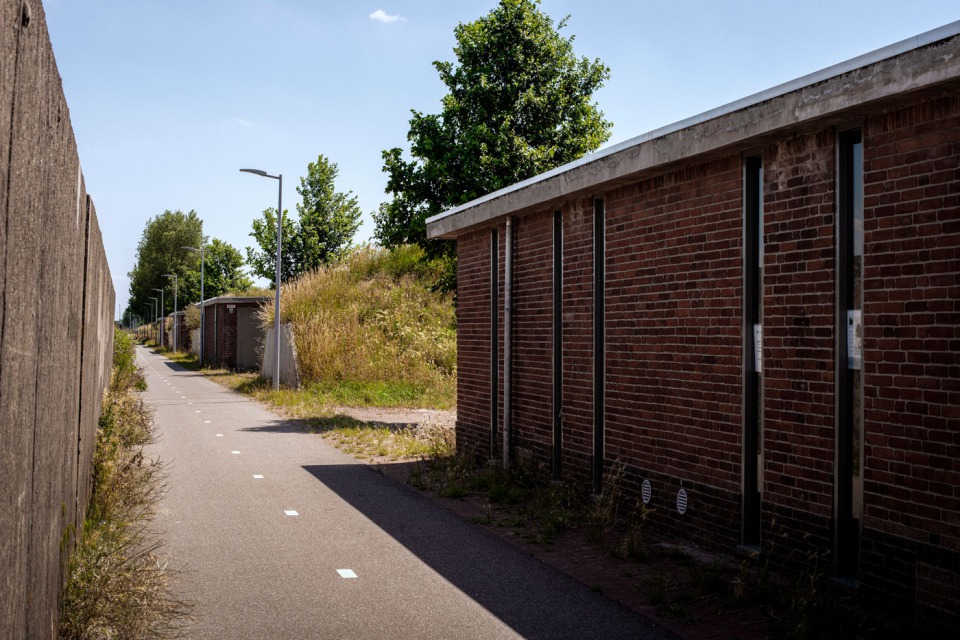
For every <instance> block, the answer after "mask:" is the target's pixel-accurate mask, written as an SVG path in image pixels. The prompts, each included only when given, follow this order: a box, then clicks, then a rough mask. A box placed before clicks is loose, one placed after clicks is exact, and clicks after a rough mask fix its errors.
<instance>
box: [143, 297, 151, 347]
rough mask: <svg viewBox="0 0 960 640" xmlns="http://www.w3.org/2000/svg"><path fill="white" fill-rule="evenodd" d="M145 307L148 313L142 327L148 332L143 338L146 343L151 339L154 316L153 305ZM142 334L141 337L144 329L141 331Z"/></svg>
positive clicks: (149, 304)
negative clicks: (151, 320) (151, 318)
mask: <svg viewBox="0 0 960 640" xmlns="http://www.w3.org/2000/svg"><path fill="white" fill-rule="evenodd" d="M143 306H145V307H146V308H147V313H146V315H145V316H143V324H142V325H141V327H145V328H146V330H147V334H146V335H145V336H143V339H144V341H146V340H149V339H150V317H151V316H153V303H152V302H151V303H148V304H145V305H143ZM140 333H141V335H142V334H143V329H141V330H140Z"/></svg>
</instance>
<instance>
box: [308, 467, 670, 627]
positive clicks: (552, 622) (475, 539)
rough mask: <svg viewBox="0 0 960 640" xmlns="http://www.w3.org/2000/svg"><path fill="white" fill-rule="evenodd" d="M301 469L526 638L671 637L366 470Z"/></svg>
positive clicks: (338, 468) (342, 468)
mask: <svg viewBox="0 0 960 640" xmlns="http://www.w3.org/2000/svg"><path fill="white" fill-rule="evenodd" d="M303 468H304V469H305V470H306V471H307V472H309V473H310V474H311V475H313V476H314V477H315V478H316V479H317V480H319V481H320V482H322V483H323V484H324V485H325V486H326V487H327V488H329V489H330V490H332V491H333V492H335V493H336V494H337V495H338V496H340V497H341V498H342V499H343V500H345V501H346V502H348V503H349V504H350V505H351V506H352V507H354V508H355V509H357V510H358V511H359V512H360V513H362V514H363V515H364V516H366V517H367V518H368V519H369V520H370V521H372V522H373V523H374V524H376V525H377V526H378V527H380V528H381V529H382V530H383V531H385V532H386V533H387V534H389V535H390V536H391V537H392V538H393V539H394V540H396V541H397V542H399V543H400V544H402V545H403V546H404V547H406V548H407V549H408V550H409V551H410V552H412V553H413V554H415V555H416V556H417V557H418V558H419V559H420V560H421V561H423V562H424V563H426V564H427V565H428V566H430V568H431V569H433V570H434V571H436V572H437V573H438V574H440V575H441V576H443V577H444V578H445V579H446V580H448V581H449V582H450V583H452V584H453V585H455V586H456V587H457V588H458V589H460V590H461V591H462V592H463V593H465V594H467V595H468V596H469V597H471V598H472V599H473V600H475V601H476V602H477V603H478V604H480V605H481V606H483V607H484V608H485V609H486V610H487V611H489V612H490V613H492V614H493V615H495V616H497V618H499V619H500V620H501V621H503V622H504V623H505V624H507V625H509V626H510V627H511V628H512V629H513V630H514V631H516V632H517V633H519V634H520V635H522V636H523V637H525V638H605V639H606V638H672V637H674V636H672V635H671V634H669V633H668V632H666V631H663V630H661V629H660V628H659V627H656V626H655V625H654V624H653V623H651V622H650V621H648V620H646V619H645V618H643V617H641V616H639V615H637V614H635V613H633V612H631V611H629V610H627V609H625V608H623V607H621V606H620V605H618V604H616V603H614V602H612V601H610V600H609V599H607V598H605V597H603V596H602V595H600V594H598V593H594V592H592V591H590V590H589V589H587V588H586V587H584V586H583V585H581V584H579V583H577V582H575V581H574V580H572V579H571V578H569V577H568V576H565V575H563V574H561V573H559V572H557V571H555V570H553V569H551V568H550V567H548V566H547V565H545V564H543V563H541V562H539V561H537V560H536V559H534V558H532V557H530V556H528V555H526V554H523V553H522V552H520V551H518V550H516V549H514V548H512V547H510V546H508V545H505V544H503V542H501V541H500V540H497V539H496V538H495V537H494V536H493V535H492V534H490V533H488V532H486V531H483V530H482V529H478V528H476V527H474V526H473V525H471V524H470V523H468V522H465V521H463V520H461V519H460V518H459V517H458V516H456V515H455V514H453V513H451V512H449V511H447V510H445V509H441V508H438V507H437V506H436V505H434V504H433V503H432V502H430V501H429V500H427V499H426V498H424V497H423V496H420V495H419V494H417V493H415V492H413V491H410V490H408V489H407V488H406V487H402V486H400V485H397V484H396V483H395V482H394V481H393V480H391V479H389V478H386V477H384V476H383V475H380V474H377V473H375V472H374V470H373V469H371V468H370V467H369V466H367V465H362V464H358V465H310V466H305V467H303Z"/></svg>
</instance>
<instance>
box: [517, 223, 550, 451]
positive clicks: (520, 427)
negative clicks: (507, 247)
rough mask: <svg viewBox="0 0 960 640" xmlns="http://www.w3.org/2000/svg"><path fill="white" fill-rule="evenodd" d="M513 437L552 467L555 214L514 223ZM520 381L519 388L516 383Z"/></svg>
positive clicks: (521, 445) (522, 446)
mask: <svg viewBox="0 0 960 640" xmlns="http://www.w3.org/2000/svg"><path fill="white" fill-rule="evenodd" d="M513 225H514V229H513V238H514V240H513V245H514V261H513V271H514V277H513V318H514V321H513V381H514V385H515V389H514V393H513V439H514V442H516V443H518V444H519V446H520V447H521V448H529V449H530V454H531V455H532V457H533V461H534V462H535V463H536V464H537V465H539V466H540V467H541V468H544V469H549V465H550V455H551V451H552V445H553V414H552V408H553V402H552V398H551V393H552V391H551V390H552V386H553V364H552V363H553V358H552V355H551V354H552V344H553V343H552V339H553V315H552V314H553V212H552V211H545V212H541V213H537V214H534V215H530V216H525V217H523V218H521V219H516V220H515V221H514V223H513ZM518 382H519V384H517V383H518Z"/></svg>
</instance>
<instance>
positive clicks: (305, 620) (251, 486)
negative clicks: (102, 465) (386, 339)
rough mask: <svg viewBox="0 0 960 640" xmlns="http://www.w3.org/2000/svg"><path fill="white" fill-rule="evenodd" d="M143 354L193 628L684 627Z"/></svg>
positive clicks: (303, 632)
mask: <svg viewBox="0 0 960 640" xmlns="http://www.w3.org/2000/svg"><path fill="white" fill-rule="evenodd" d="M137 357H138V360H139V361H140V364H141V366H143V368H144V371H145V373H146V377H147V384H148V390H147V391H146V392H145V393H144V399H145V401H146V402H147V404H149V405H150V406H151V407H152V408H153V410H154V412H155V421H156V425H157V433H158V438H159V439H158V442H157V443H156V444H154V445H152V446H151V447H150V449H149V454H150V455H151V456H153V457H158V458H159V459H160V460H162V461H164V462H166V463H168V464H169V465H170V478H169V481H168V485H169V486H168V490H167V493H166V495H165V496H164V498H163V499H162V501H161V503H160V507H159V512H158V515H157V518H156V521H155V525H156V528H157V529H158V530H159V531H161V532H163V534H164V538H165V539H166V541H167V546H166V551H167V553H168V555H169V556H170V560H171V563H172V564H173V566H185V567H186V569H187V575H186V576H185V577H184V579H183V580H182V582H181V584H180V587H179V591H180V592H181V594H182V595H183V596H184V597H186V598H189V599H191V600H193V601H195V602H197V606H196V609H195V611H194V614H195V616H196V618H197V620H196V622H195V624H194V625H193V626H192V627H191V629H190V630H189V633H188V637H190V638H229V639H234V638H236V639H241V638H271V639H272V638H336V639H341V638H399V639H403V638H417V639H420V638H450V639H454V638H483V639H485V640H489V639H493V638H517V637H527V638H551V639H552V638H604V639H608V638H611V639H612V638H657V639H660V638H668V637H671V636H669V634H667V633H666V632H664V631H661V630H660V629H659V628H658V627H655V626H654V625H653V624H652V623H650V622H649V621H647V620H646V619H644V618H642V617H640V616H638V615H637V614H634V613H632V612H630V611H628V610H626V609H624V608H622V607H620V606H619V605H616V604H615V603H613V602H611V601H610V600H608V599H606V598H604V597H603V596H602V595H600V594H598V593H594V592H592V591H590V590H589V589H587V588H586V587H584V586H583V585H581V584H579V583H577V582H575V581H573V580H572V579H570V578H568V577H567V576H565V575H563V574H560V573H558V572H556V571H555V570H553V569H551V568H549V567H547V566H546V565H544V564H543V563H541V562H539V561H537V560H535V559H534V558H532V557H530V556H528V555H526V554H524V553H522V552H520V551H518V550H516V549H514V548H512V547H510V546H508V545H506V544H504V543H503V542H502V541H500V540H498V539H496V538H495V537H494V536H493V535H491V534H490V533H488V532H485V531H483V530H482V529H480V528H478V527H476V526H475V525H472V524H470V523H468V522H464V521H463V520H461V519H460V518H458V517H457V516H456V515H454V514H453V513H451V512H449V511H447V510H446V509H443V508H442V507H438V506H436V505H435V504H433V503H432V502H430V501H429V500H427V499H426V498H424V497H423V496H421V495H419V494H417V493H416V492H414V491H412V490H410V489H408V488H407V487H404V486H402V485H400V484H398V483H396V482H395V481H393V480H391V479H389V478H387V477H384V476H383V475H382V474H379V473H377V472H376V471H375V469H373V468H371V467H370V466H368V465H364V464H362V463H358V462H357V461H355V460H354V459H353V458H352V457H350V456H347V455H346V454H343V453H340V452H339V451H337V450H336V449H334V448H332V447H331V446H330V445H328V444H327V443H326V442H324V441H323V439H322V438H319V437H317V436H313V435H310V434H307V433H305V432H303V431H301V430H300V429H298V428H297V427H296V426H295V425H293V424H291V423H289V422H288V421H285V420H284V419H282V418H280V417H278V416H276V415H275V414H273V413H271V412H269V411H267V410H266V409H265V408H264V407H263V406H262V405H260V404H258V403H256V402H253V401H251V400H248V399H246V398H244V397H242V396H240V395H238V394H236V393H234V392H231V391H229V390H228V389H226V388H224V387H221V386H220V385H218V384H216V383H214V382H211V381H209V380H205V379H204V378H203V377H202V376H200V375H198V374H196V373H194V372H191V371H186V370H184V369H183V368H181V367H179V366H178V365H175V364H173V363H171V362H170V361H169V360H167V359H166V358H164V357H162V356H159V355H156V354H154V353H153V352H152V351H149V350H147V349H144V348H142V347H140V348H138V352H137ZM341 573H343V575H344V576H346V577H342V576H341ZM353 575H355V576H356V577H353Z"/></svg>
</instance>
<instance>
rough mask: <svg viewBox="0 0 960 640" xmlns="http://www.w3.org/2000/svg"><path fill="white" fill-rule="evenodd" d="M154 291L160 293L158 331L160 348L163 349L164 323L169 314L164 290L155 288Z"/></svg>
mask: <svg viewBox="0 0 960 640" xmlns="http://www.w3.org/2000/svg"><path fill="white" fill-rule="evenodd" d="M153 290H154V291H159V292H160V317H159V318H158V319H157V331H158V332H159V333H160V348H163V334H165V333H166V331H164V330H163V321H164V315H165V314H166V313H167V306H166V305H165V304H163V289H157V288H156V287H154V288H153Z"/></svg>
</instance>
